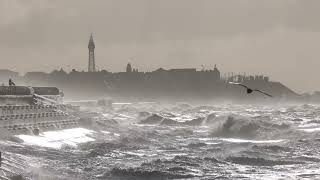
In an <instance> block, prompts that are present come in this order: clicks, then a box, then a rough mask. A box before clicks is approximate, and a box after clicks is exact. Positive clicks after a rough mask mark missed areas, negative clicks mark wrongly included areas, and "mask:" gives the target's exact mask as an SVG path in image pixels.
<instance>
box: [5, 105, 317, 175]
mask: <svg viewBox="0 0 320 180" xmlns="http://www.w3.org/2000/svg"><path fill="white" fill-rule="evenodd" d="M85 110H86V111H91V112H94V113H96V114H97V116H96V118H95V119H94V120H93V121H94V122H92V124H90V125H88V126H81V127H74V128H70V129H63V130H61V129H60V130H59V129H58V130H55V131H47V132H41V133H40V135H39V136H34V135H30V134H29V135H16V136H14V137H12V138H11V139H8V140H4V141H1V142H0V147H1V151H2V152H3V156H4V157H6V159H5V160H4V162H3V163H6V162H7V163H9V162H11V163H10V164H11V166H12V167H9V165H8V166H7V167H6V168H8V169H13V170H15V171H20V172H21V177H22V178H23V179H36V180H38V179H41V180H49V179H50V180H51V179H61V180H67V179H68V180H70V179H71V180H72V179H74V180H78V179H320V168H319V167H320V106H319V105H311V104H304V105H283V104H275V105H235V104H223V105H210V104H208V105H192V104H188V103H184V102H179V103H172V104H164V103H156V102H144V103H135V104H130V103H123V104H118V105H116V106H115V107H114V108H113V109H105V108H101V107H88V108H87V109H85ZM3 166H4V167H5V165H3Z"/></svg>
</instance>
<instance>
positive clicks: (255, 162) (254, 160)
mask: <svg viewBox="0 0 320 180" xmlns="http://www.w3.org/2000/svg"><path fill="white" fill-rule="evenodd" d="M226 161H229V162H232V163H234V164H241V165H250V166H276V165H292V164H304V162H301V161H288V160H269V159H265V158H259V157H234V156H230V157H227V158H226Z"/></svg>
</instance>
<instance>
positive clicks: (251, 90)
mask: <svg viewBox="0 0 320 180" xmlns="http://www.w3.org/2000/svg"><path fill="white" fill-rule="evenodd" d="M229 84H232V85H238V86H242V87H244V88H246V89H247V93H248V94H251V93H252V92H253V91H256V92H259V93H262V94H264V95H266V96H269V97H273V96H272V95H270V94H268V93H266V92H263V91H261V90H259V89H251V88H249V87H248V86H246V85H243V84H241V83H236V82H229Z"/></svg>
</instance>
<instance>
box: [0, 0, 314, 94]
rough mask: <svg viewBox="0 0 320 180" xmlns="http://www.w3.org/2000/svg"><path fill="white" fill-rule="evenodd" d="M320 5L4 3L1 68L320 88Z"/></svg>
mask: <svg viewBox="0 0 320 180" xmlns="http://www.w3.org/2000/svg"><path fill="white" fill-rule="evenodd" d="M319 7H320V1H319V0H0V69H12V70H15V71H19V72H21V73H25V72H27V71H51V70H53V69H56V68H60V67H63V68H64V69H66V70H71V69H72V68H76V69H78V70H86V69H87V64H88V50H87V43H88V40H89V36H90V33H91V32H92V33H93V34H94V39H95V44H96V65H97V67H98V69H106V70H108V71H113V72H115V71H124V69H125V65H126V63H128V62H131V63H132V64H133V65H134V67H137V68H139V69H140V70H142V71H151V70H154V69H156V68H158V67H163V68H187V67H195V68H199V69H201V66H202V65H203V66H204V67H205V68H208V69H209V68H212V67H213V66H214V64H217V65H218V67H219V68H220V70H221V71H222V74H223V73H224V72H235V73H239V72H247V74H265V75H269V76H270V77H271V79H272V80H275V81H281V82H283V83H284V84H285V85H287V86H289V87H290V88H293V89H294V90H296V91H298V92H304V91H313V90H320V79H319V77H320V70H319V69H320V60H319V59H320V33H319V30H320V19H319V18H320V11H319Z"/></svg>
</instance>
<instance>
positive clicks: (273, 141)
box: [221, 138, 284, 144]
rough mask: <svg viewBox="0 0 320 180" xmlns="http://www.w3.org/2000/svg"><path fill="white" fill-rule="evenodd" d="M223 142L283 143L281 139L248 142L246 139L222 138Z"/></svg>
mask: <svg viewBox="0 0 320 180" xmlns="http://www.w3.org/2000/svg"><path fill="white" fill-rule="evenodd" d="M221 140H223V141H228V142H233V143H257V144H259V143H279V142H283V141H284V140H283V139H276V140H248V139H236V138H222V139H221Z"/></svg>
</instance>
